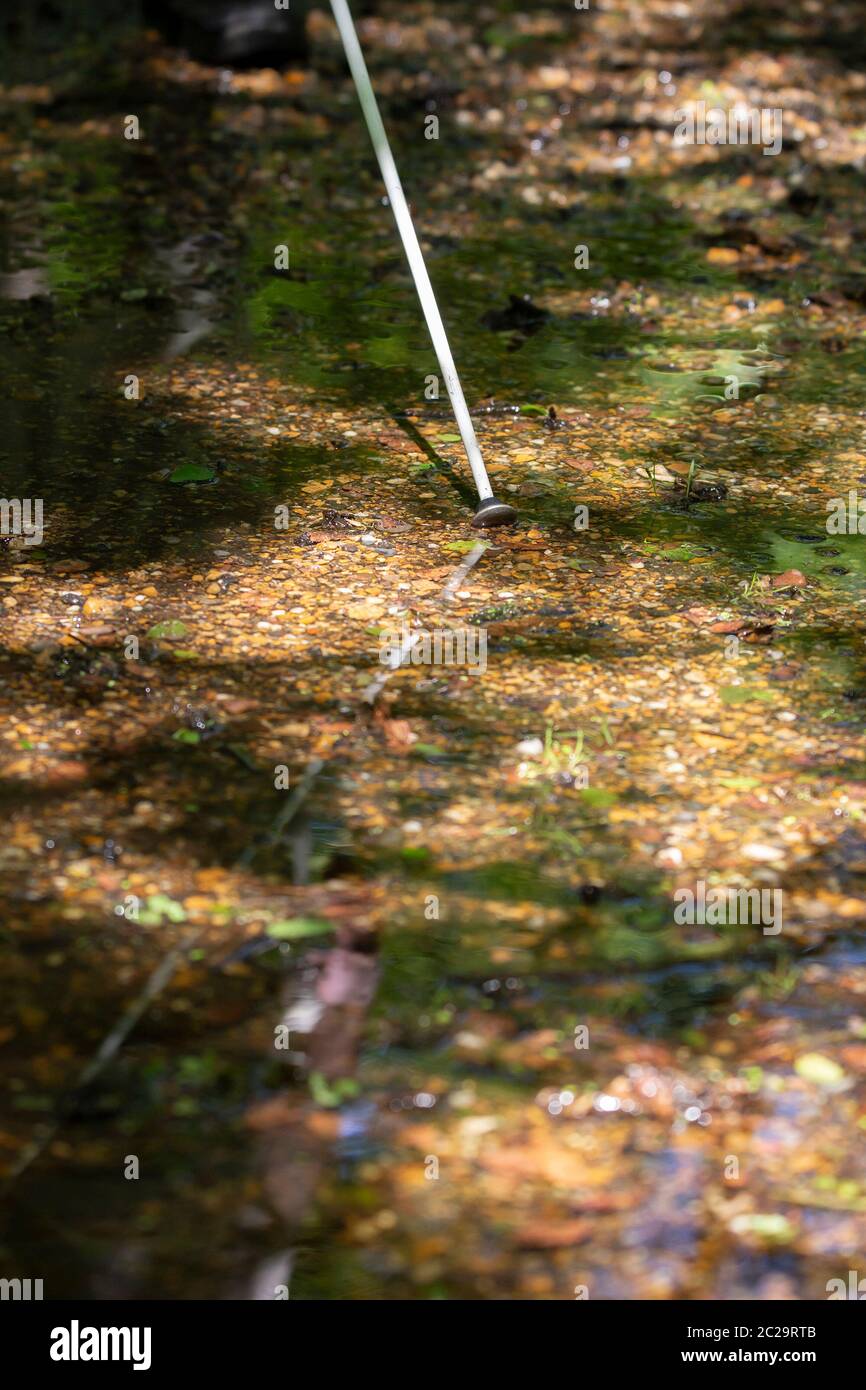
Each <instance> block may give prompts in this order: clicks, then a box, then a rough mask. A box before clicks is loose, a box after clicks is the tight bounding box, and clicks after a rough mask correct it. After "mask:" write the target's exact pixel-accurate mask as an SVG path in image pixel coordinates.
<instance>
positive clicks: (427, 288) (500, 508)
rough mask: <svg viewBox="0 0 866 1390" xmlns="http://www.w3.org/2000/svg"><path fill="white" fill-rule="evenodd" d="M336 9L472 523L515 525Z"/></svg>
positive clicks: (351, 36) (351, 35) (348, 22)
mask: <svg viewBox="0 0 866 1390" xmlns="http://www.w3.org/2000/svg"><path fill="white" fill-rule="evenodd" d="M331 9H332V10H333V12H334V19H335V20H336V22H337V28H338V29H339V31H340V38H341V39H342V41H343V48H344V50H345V53H346V60H347V62H348V64H349V68H350V70H351V73H352V77H353V79H354V82H355V87H356V90H357V92H358V100H359V101H360V103H361V110H362V111H363V113H364V120H365V121H366V122H367V129H368V131H369V132H370V139H371V140H372V142H373V149H374V150H375V152H376V158H377V160H378V161H379V168H380V169H381V171H382V178H383V180H384V183H385V188H386V190H387V193H388V200H389V202H390V204H391V208H392V210H393V213H394V218H395V220H396V223H397V230H398V232H399V233H400V239H401V241H402V242H403V250H404V251H405V252H406V259H407V261H408V262H409V269H410V270H411V272H412V278H413V280H414V281H415V289H416V290H417V292H418V298H419V299H420V301H421V308H422V309H423V311H424V318H425V319H426V321H427V328H428V330H429V332H430V337H431V338H432V340H433V348H434V350H435V352H436V359H437V361H438V363H439V370H440V371H441V373H442V376H443V377H444V379H445V387H446V390H447V391H448V398H449V400H450V401H451V407H452V409H453V411H454V417H455V419H456V421H457V428H458V429H459V431H460V437H461V439H462V440H463V447H464V449H465V450H466V457H467V459H468V460H469V467H470V468H471V469H472V477H473V478H474V480H475V488H476V491H477V493H478V496H479V498H480V503H479V506H478V508H477V509H476V512H475V518H474V520H473V523H472V524H473V526H505V525H508V524H509V523H510V522H512V521H515V520H516V519H517V513H516V512H515V510H514V508H513V507H510V506H509V505H508V503H507V502H499V501H497V499H496V498H495V497H494V496H493V489H492V487H491V486H490V479H489V478H488V476H487V469H486V468H485V467H484V460H483V459H482V457H481V450H480V449H479V447H478V440H477V439H476V437H475V428H474V426H473V424H472V417H471V416H470V414H469V410H468V408H467V405H466V400H465V397H464V395H463V388H462V386H461V385H460V378H459V377H458V375H457V368H456V366H455V365H454V358H453V357H452V355H451V348H450V347H449V345H448V336H447V334H446V332H445V325H444V323H443V322H442V315H441V314H440V313H439V306H438V304H437V303H436V296H435V294H434V293H433V286H432V285H431V283H430V276H429V275H428V274H427V266H426V265H425V263H424V254H423V252H422V250H421V247H420V245H419V242H418V237H417V235H416V232H415V227H414V225H413V223H412V214H411V213H410V211H409V206H408V204H407V202H406V197H405V195H404V193H403V186H402V184H401V183H400V175H399V174H398V172H397V166H396V164H395V163H394V156H393V155H392V153H391V147H390V145H389V144H388V136H387V135H386V134H385V127H384V125H383V124H382V117H381V116H380V114H379V106H378V103H377V101H376V94H375V92H374V91H373V87H372V84H371V82H370V75H369V73H368V72H367V64H366V63H365V62H364V55H363V53H362V52H361V45H360V44H359V42H358V35H357V33H356V32H355V24H354V21H353V19H352V15H351V11H350V10H349V6H348V4H347V0H331Z"/></svg>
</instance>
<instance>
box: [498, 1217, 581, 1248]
mask: <svg viewBox="0 0 866 1390" xmlns="http://www.w3.org/2000/svg"><path fill="white" fill-rule="evenodd" d="M591 1233H592V1222H590V1221H582V1220H581V1219H580V1218H577V1219H575V1220H573V1221H530V1222H528V1223H527V1225H525V1226H521V1228H520V1230H519V1231H518V1232H517V1233H516V1242H517V1244H518V1246H519V1247H520V1248H521V1250H555V1249H557V1248H558V1247H562V1246H566V1245H579V1244H580V1243H581V1241H584V1240H587V1239H588V1238H589V1236H590V1235H591Z"/></svg>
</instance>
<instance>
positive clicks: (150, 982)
mask: <svg viewBox="0 0 866 1390" xmlns="http://www.w3.org/2000/svg"><path fill="white" fill-rule="evenodd" d="M323 767H324V762H323V761H322V759H321V758H313V759H312V761H311V762H310V763H308V764H307V768H306V770H305V772H304V775H303V777H302V778H301V780H300V782H299V783H298V785H297V786H296V787H295V789H294V791H293V792H292V794H291V796H290V797H289V799H288V800H287V802H286V803H285V805H284V806H282V807H281V808H280V813H279V815H278V816H277V817H276V819H275V820H274V822H273V825H272V826H271V828H270V830H269V832H268V835H267V838H266V839H265V841H264V844H269V845H270V844H274V843H275V842H276V841H277V840H278V839H279V837H280V835H281V834H282V832H283V831H284V830H285V828H286V826H287V825H289V824H290V822H291V821H292V820H293V819H294V817H295V816H296V815H297V812H298V811H299V809H300V807H301V806H302V805H303V803H304V801H305V800H306V798H307V796H308V794H309V792H310V789H311V787H312V785H313V783H314V782H315V780H316V778H317V777H318V775H319V773H320V772H321V770H322V768H323ZM260 848H262V845H261V844H259V845H257V844H253V845H248V846H247V848H246V849H245V850H244V852H243V854H242V855H241V857H240V859H238V860H237V866H238V867H239V868H243V867H245V866H247V865H249V864H250V863H251V862H252V860H253V859H254V858H255V856H256V854H257V853H258V852H259V849H260ZM202 930H203V928H201V927H196V929H195V931H193V932H191V933H190V934H189V935H188V936H186V937H184V939H183V940H182V941H181V942H180V943H179V945H177V946H173V947H172V948H171V950H170V951H168V952H167V953H166V955H164V956H163V958H162V960H161V961H160V963H159V965H157V967H156V969H155V970H154V971H152V973H151V974H150V976H149V977H148V979H147V982H146V984H145V986H144V988H143V989H142V990H141V991H140V992H139V993H138V994H137V995H136V997H135V998H134V999H133V1001H132V1003H131V1004H130V1005H129V1007H128V1008H127V1009H126V1010H125V1012H124V1013H123V1014H122V1015H121V1017H120V1018H119V1019H118V1021H117V1023H116V1024H115V1025H114V1027H113V1028H112V1030H111V1032H110V1033H108V1034H107V1035H106V1036H105V1037H104V1038H103V1040H102V1042H101V1043H100V1045H99V1048H98V1050H97V1052H96V1053H95V1054H94V1055H93V1057H91V1059H90V1061H89V1062H87V1063H86V1065H85V1066H84V1067H83V1068H82V1070H81V1071H80V1072H79V1074H78V1078H77V1080H76V1081H75V1083H74V1085H73V1086H72V1087H71V1089H70V1090H69V1091H67V1092H66V1093H65V1095H64V1096H61V1098H60V1100H59V1102H58V1104H57V1105H56V1106H55V1110H54V1118H53V1119H52V1121H51V1122H50V1124H49V1125H48V1128H47V1129H46V1130H44V1131H43V1133H42V1134H41V1135H40V1136H39V1138H38V1139H33V1140H32V1141H31V1143H30V1144H28V1145H27V1147H26V1148H25V1150H24V1152H23V1153H22V1155H21V1157H20V1158H19V1159H18V1162H17V1163H16V1164H15V1165H14V1166H13V1167H12V1169H11V1171H10V1173H9V1174H8V1178H7V1181H11V1180H13V1179H15V1178H19V1177H20V1176H21V1175H22V1173H25V1172H26V1171H27V1169H28V1168H29V1167H30V1165H31V1164H32V1163H34V1162H35V1161H36V1159H37V1158H39V1157H40V1156H41V1155H42V1154H43V1153H44V1152H45V1150H46V1148H47V1147H48V1145H49V1144H50V1143H51V1142H52V1140H53V1139H54V1138H55V1137H56V1135H57V1134H58V1132H59V1130H60V1128H61V1126H62V1125H63V1123H64V1121H65V1120H67V1119H68V1118H69V1116H70V1115H71V1114H74V1112H75V1107H76V1105H77V1103H78V1101H79V1099H80V1097H81V1093H82V1092H83V1091H84V1090H85V1088H86V1087H87V1086H89V1085H91V1083H92V1082H94V1081H95V1080H96V1079H97V1077H99V1076H101V1074H102V1072H103V1071H104V1070H105V1068H106V1067H107V1066H108V1064H109V1063H110V1062H111V1061H113V1060H114V1058H115V1057H116V1056H117V1054H118V1052H119V1051H120V1049H121V1047H122V1046H123V1044H124V1043H125V1042H126V1039H127V1038H128V1037H129V1035H130V1033H131V1032H132V1030H133V1028H134V1027H135V1026H136V1024H137V1023H138V1022H139V1021H140V1020H141V1018H143V1016H144V1014H145V1013H146V1012H147V1010H148V1009H149V1008H150V1006H151V1004H152V1003H153V1001H154V1000H155V999H157V998H158V997H159V995H160V994H161V993H162V991H163V990H164V989H165V987H166V985H167V984H168V982H169V980H170V979H171V977H172V975H173V974H174V972H175V970H176V969H177V967H178V965H179V964H180V963H181V960H182V959H183V957H184V956H185V955H186V954H187V952H188V951H189V950H191V948H192V947H193V946H194V945H195V943H196V941H197V940H198V938H199V937H200V936H201V934H202Z"/></svg>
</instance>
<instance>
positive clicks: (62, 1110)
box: [9, 927, 202, 1179]
mask: <svg viewBox="0 0 866 1390" xmlns="http://www.w3.org/2000/svg"><path fill="white" fill-rule="evenodd" d="M201 930H202V929H201V928H200V927H197V928H196V930H195V931H194V932H192V933H191V934H190V935H188V936H186V937H185V938H184V940H183V941H182V942H181V943H180V945H178V946H173V947H172V949H171V950H170V951H169V952H168V954H167V955H165V956H163V958H162V960H161V961H160V963H159V965H158V966H157V967H156V969H155V970H154V971H153V972H152V973H151V975H150V977H149V978H148V981H147V983H146V984H145V986H144V989H143V990H141V992H140V993H139V994H137V995H136V997H135V999H133V1001H132V1003H131V1004H130V1005H129V1008H128V1009H127V1010H126V1012H125V1013H124V1014H122V1015H121V1017H120V1018H119V1019H118V1021H117V1023H116V1024H115V1025H114V1027H113V1028H112V1030H111V1032H110V1033H109V1034H107V1036H106V1037H105V1038H103V1040H102V1042H101V1043H100V1046H99V1050H98V1051H97V1052H96V1053H95V1054H94V1056H93V1057H91V1059H90V1061H89V1062H88V1063H87V1064H86V1066H84V1067H83V1068H82V1070H81V1071H80V1072H79V1074H78V1079H77V1080H76V1082H75V1084H74V1086H73V1087H72V1088H71V1090H69V1091H68V1092H67V1093H66V1096H65V1097H63V1096H62V1097H61V1099H60V1101H59V1103H58V1104H57V1106H56V1107H55V1113H54V1119H53V1120H52V1122H51V1124H50V1125H49V1127H48V1129H47V1130H46V1131H45V1132H44V1133H43V1134H42V1135H41V1136H40V1137H39V1138H38V1139H34V1140H32V1142H31V1143H30V1144H28V1146H27V1148H26V1149H25V1150H24V1152H23V1154H22V1155H21V1157H20V1158H19V1160H18V1162H17V1163H16V1164H15V1165H14V1167H13V1168H12V1170H11V1172H10V1174H9V1178H10V1179H11V1178H20V1176H21V1174H22V1173H24V1172H26V1170H27V1169H28V1168H29V1167H30V1165H31V1163H34V1162H35V1160H36V1159H37V1158H39V1157H40V1155H41V1154H43V1153H44V1152H45V1149H46V1148H47V1147H48V1145H49V1144H50V1143H51V1141H52V1140H53V1139H54V1138H55V1137H56V1135H57V1133H58V1131H59V1130H60V1127H61V1125H62V1124H63V1121H64V1120H65V1119H67V1118H68V1117H69V1115H70V1114H72V1113H73V1112H74V1110H75V1106H76V1104H77V1102H78V1100H79V1099H80V1097H81V1093H82V1091H84V1090H85V1088H86V1087H87V1086H89V1085H90V1084H91V1082H93V1081H95V1080H96V1078H97V1077H98V1076H100V1075H101V1074H102V1072H103V1071H104V1070H105V1068H106V1067H107V1066H108V1064H109V1062H111V1061H112V1060H113V1059H114V1058H115V1057H116V1056H117V1053H118V1052H119V1051H120V1049H121V1047H122V1046H123V1044H124V1043H125V1042H126V1039H127V1038H128V1037H129V1035H130V1033H131V1032H132V1030H133V1028H134V1027H135V1025H136V1024H137V1023H138V1021H139V1019H140V1018H141V1017H142V1016H143V1015H144V1013H145V1012H146V1011H147V1009H148V1008H149V1007H150V1005H151V1004H152V1003H153V1001H154V999H156V998H157V997H158V996H159V995H160V994H161V993H162V991H163V990H164V989H165V987H166V985H167V984H168V982H169V980H170V979H171V977H172V975H173V974H174V972H175V970H176V969H177V967H178V965H179V964H180V962H181V959H182V958H183V956H184V955H186V953H187V951H189V950H190V948H191V947H192V946H193V945H194V944H195V942H196V941H197V940H198V938H199V936H201Z"/></svg>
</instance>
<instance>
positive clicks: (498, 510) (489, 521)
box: [472, 497, 517, 528]
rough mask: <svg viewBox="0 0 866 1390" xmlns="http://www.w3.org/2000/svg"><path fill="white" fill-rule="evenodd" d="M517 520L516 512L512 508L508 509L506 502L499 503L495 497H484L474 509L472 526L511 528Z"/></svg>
mask: <svg viewBox="0 0 866 1390" xmlns="http://www.w3.org/2000/svg"><path fill="white" fill-rule="evenodd" d="M516 520H517V512H516V511H515V510H514V508H513V507H509V505H508V503H507V502H500V501H499V499H498V498H496V497H485V499H484V501H483V502H479V503H478V506H477V507H476V508H475V515H474V517H473V518H472V525H473V526H476V527H479V528H480V527H482V526H512V525H513V524H514V522H515V521H516Z"/></svg>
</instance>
